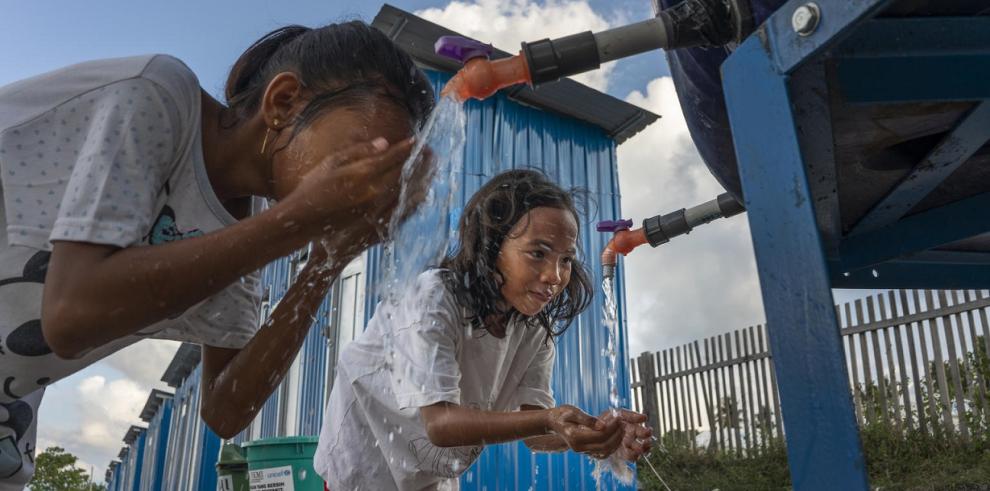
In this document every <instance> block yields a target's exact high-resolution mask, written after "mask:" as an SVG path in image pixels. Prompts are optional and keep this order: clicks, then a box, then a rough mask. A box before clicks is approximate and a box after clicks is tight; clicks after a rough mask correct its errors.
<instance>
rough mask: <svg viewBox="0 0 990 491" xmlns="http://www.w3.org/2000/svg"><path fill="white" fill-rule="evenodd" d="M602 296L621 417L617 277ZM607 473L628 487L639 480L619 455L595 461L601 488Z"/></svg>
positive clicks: (614, 399)
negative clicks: (618, 369) (618, 368)
mask: <svg viewBox="0 0 990 491" xmlns="http://www.w3.org/2000/svg"><path fill="white" fill-rule="evenodd" d="M602 293H603V294H604V297H605V302H604V305H603V306H602V315H603V321H604V322H605V327H606V329H607V330H608V344H607V345H606V348H605V349H604V350H602V355H603V356H605V357H606V358H607V360H608V389H609V390H608V403H609V410H610V411H612V415H613V416H616V415H617V414H618V407H619V402H620V401H619V384H618V372H617V368H616V359H617V357H618V345H619V344H618V343H619V315H618V307H617V304H616V301H615V278H614V277H613V278H605V279H604V280H603V281H602ZM642 460H643V461H645V462H646V464H647V465H648V466H649V467H650V470H651V471H652V472H653V475H654V476H656V478H657V480H659V481H660V483H661V484H663V486H664V488H666V489H667V491H670V488H669V487H668V486H667V483H666V482H665V481H664V480H663V478H662V477H660V473H659V472H657V469H656V467H654V466H653V463H652V462H650V460H649V459H648V458H647V457H645V456H644V457H643V458H642ZM606 473H612V475H613V476H614V477H615V479H616V480H617V481H619V482H620V483H622V484H624V485H627V486H628V485H630V484H632V483H633V480H634V479H635V477H636V476H635V473H634V472H633V468H632V466H630V465H629V464H627V463H626V462H625V461H623V460H622V459H620V458H619V457H618V456H617V455H616V454H612V455H610V456H609V457H608V459H605V460H599V461H596V462H595V468H594V469H593V470H592V472H591V475H592V477H593V478H594V479H595V481H596V484H597V486H598V488H599V489H600V488H601V484H602V481H601V480H602V477H603V476H604V475H605V474H606Z"/></svg>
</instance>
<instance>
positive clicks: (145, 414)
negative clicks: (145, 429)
mask: <svg viewBox="0 0 990 491" xmlns="http://www.w3.org/2000/svg"><path fill="white" fill-rule="evenodd" d="M171 398H172V393H171V392H165V391H164V390H159V389H151V393H150V394H148V400H147V401H145V402H144V408H143V409H141V416H140V417H141V421H144V422H145V423H148V422H150V421H151V418H154V417H155V414H156V413H157V412H158V408H160V407H161V406H162V403H163V402H164V401H166V400H168V399H171Z"/></svg>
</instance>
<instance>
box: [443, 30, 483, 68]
mask: <svg viewBox="0 0 990 491" xmlns="http://www.w3.org/2000/svg"><path fill="white" fill-rule="evenodd" d="M433 51H435V52H436V54H438V55H440V56H445V57H447V58H451V59H454V60H457V61H459V62H461V63H467V61H468V60H470V59H472V58H478V57H482V56H483V57H485V58H488V57H490V56H491V55H492V53H493V52H494V48H492V45H490V44H485V43H481V42H478V41H475V40H474V39H468V38H465V37H461V36H440V39H437V42H436V43H434V44H433Z"/></svg>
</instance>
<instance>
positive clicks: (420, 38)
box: [371, 4, 660, 144]
mask: <svg viewBox="0 0 990 491" xmlns="http://www.w3.org/2000/svg"><path fill="white" fill-rule="evenodd" d="M371 25H372V26H374V27H376V28H378V29H379V30H381V31H382V32H384V33H385V34H386V35H387V36H388V37H389V38H390V39H392V40H393V41H395V42H396V43H397V44H398V45H399V46H401V47H402V48H403V49H404V50H405V51H406V52H407V53H409V55H410V56H412V57H413V59H414V60H415V61H416V62H417V63H418V64H419V65H420V66H422V67H425V68H431V69H435V70H439V71H444V72H456V71H457V70H459V69H460V68H461V64H460V63H458V62H456V61H454V60H451V59H449V58H445V57H442V56H439V55H437V54H436V53H434V52H433V43H434V41H435V40H436V39H437V38H438V37H440V36H460V34H458V33H457V32H454V31H452V30H450V29H447V28H445V27H443V26H439V25H437V24H434V23H432V22H430V21H428V20H426V19H423V18H420V17H417V16H415V15H413V14H411V13H409V12H406V11H404V10H402V9H398V8H396V7H393V6H392V5H389V4H385V5H384V6H382V9H381V10H380V11H379V12H378V15H376V16H375V19H374V21H372V23H371ZM508 56H511V55H510V54H509V53H507V52H505V51H502V50H499V49H495V53H494V54H493V55H492V58H496V59H497V58H505V57H508ZM507 95H508V96H509V98H510V99H512V100H514V101H516V102H519V103H522V104H524V105H527V106H532V107H536V108H539V109H543V110H547V111H551V112H554V113H557V114H561V115H564V116H567V117H570V118H574V119H577V120H580V121H584V122H586V123H588V124H591V125H594V126H597V127H599V128H601V129H602V130H604V131H605V133H606V134H608V136H609V137H611V138H612V139H614V140H615V142H616V143H617V144H621V143H622V142H624V141H626V140H628V139H629V138H630V137H632V136H633V135H635V134H636V133H639V132H640V131H642V130H643V129H645V128H646V127H647V126H649V125H650V124H651V123H653V122H654V121H656V120H657V119H660V116H658V115H656V114H654V113H652V112H650V111H647V110H645V109H643V108H641V107H639V106H636V105H633V104H630V103H628V102H626V101H623V100H621V99H618V98H616V97H613V96H611V95H609V94H606V93H604V92H600V91H598V90H595V89H592V88H591V87H588V86H586V85H583V84H581V83H578V82H575V81H573V80H570V79H562V80H560V81H557V82H554V83H551V84H546V85H544V86H541V87H540V88H538V89H533V88H531V87H526V86H517V87H515V88H510V89H507ZM589 107H590V108H594V109H593V110H589V109H585V108H589Z"/></svg>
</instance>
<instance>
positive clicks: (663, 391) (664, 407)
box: [655, 350, 670, 437]
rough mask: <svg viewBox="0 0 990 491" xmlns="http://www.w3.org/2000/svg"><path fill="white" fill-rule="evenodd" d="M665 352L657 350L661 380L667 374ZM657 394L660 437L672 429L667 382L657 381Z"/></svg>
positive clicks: (658, 370)
mask: <svg viewBox="0 0 990 491" xmlns="http://www.w3.org/2000/svg"><path fill="white" fill-rule="evenodd" d="M663 355H664V352H663V351H662V350H661V351H657V352H656V355H655V356H656V360H657V379H658V380H660V379H662V378H663V376H664V375H666V374H667V368H666V367H665V366H664V357H663ZM657 395H658V396H659V397H660V402H659V404H658V407H657V409H658V410H659V411H660V427H659V428H657V429H656V433H657V435H658V437H663V435H665V434H666V433H667V432H668V431H670V423H669V420H670V396H669V395H668V394H667V383H666V382H663V381H662V380H661V381H659V382H658V383H657Z"/></svg>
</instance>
